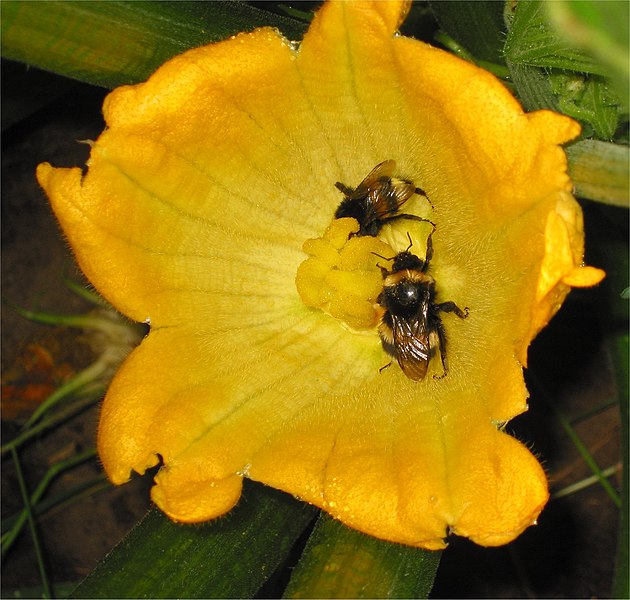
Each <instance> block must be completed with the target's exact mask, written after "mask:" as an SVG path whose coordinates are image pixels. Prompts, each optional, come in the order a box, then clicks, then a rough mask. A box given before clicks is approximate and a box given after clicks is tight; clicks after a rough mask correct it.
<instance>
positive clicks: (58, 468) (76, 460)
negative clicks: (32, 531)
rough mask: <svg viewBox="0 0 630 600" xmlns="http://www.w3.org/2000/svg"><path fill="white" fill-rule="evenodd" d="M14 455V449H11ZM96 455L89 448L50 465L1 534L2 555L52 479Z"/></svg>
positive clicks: (16, 535) (31, 513) (4, 525)
mask: <svg viewBox="0 0 630 600" xmlns="http://www.w3.org/2000/svg"><path fill="white" fill-rule="evenodd" d="M13 453H14V455H15V450H13ZM95 456H96V450H95V449H91V450H87V451H85V452H82V453H81V454H77V455H75V456H71V457H70V458H68V459H66V460H62V461H59V462H57V463H55V464H54V465H52V466H51V467H50V468H49V469H48V470H47V471H46V473H45V474H44V476H43V477H42V479H41V480H40V481H39V483H38V484H37V487H36V488H35V491H34V492H33V494H32V495H31V496H30V498H29V501H28V503H25V505H24V508H23V509H22V511H21V512H20V513H19V514H18V515H17V518H16V519H15V523H14V524H13V525H12V526H11V529H9V530H8V531H4V533H3V534H2V556H5V555H6V553H7V552H8V551H9V549H10V548H11V546H12V545H13V542H15V540H16V539H17V537H18V535H20V533H21V531H22V529H23V527H24V525H25V524H26V523H27V521H29V519H30V517H29V515H30V516H31V517H32V515H33V513H34V512H35V511H34V507H35V505H36V504H37V503H38V502H39V501H40V500H41V498H42V497H43V495H44V494H45V493H46V490H47V489H48V486H49V485H50V484H51V483H52V481H53V480H54V479H55V478H56V477H57V476H58V475H60V474H61V473H63V472H64V471H67V470H69V469H72V468H73V467H76V466H77V465H79V464H81V463H83V462H85V461H86V460H90V459H91V458H94V457H95ZM14 460H15V459H14ZM5 527H6V524H5V523H4V520H3V527H2V528H3V530H5Z"/></svg>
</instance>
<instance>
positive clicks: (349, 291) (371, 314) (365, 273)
mask: <svg viewBox="0 0 630 600" xmlns="http://www.w3.org/2000/svg"><path fill="white" fill-rule="evenodd" d="M358 231H359V223H358V222H357V220H356V219H353V218H349V217H348V218H342V219H333V220H332V222H331V224H330V225H329V226H328V228H327V229H326V231H325V232H324V234H323V236H322V237H319V238H315V239H310V240H306V241H305V242H304V245H303V246H302V249H303V250H304V252H306V253H307V254H308V255H309V258H307V259H306V260H305V261H304V262H303V263H302V264H300V266H299V267H298V270H297V274H296V277H295V285H296V287H297V290H298V293H299V294H300V298H302V302H304V304H306V306H310V307H312V308H318V309H320V310H323V311H324V312H325V313H327V314H329V315H331V316H333V317H335V318H336V319H339V320H340V321H342V322H343V323H344V324H345V325H347V326H348V327H350V328H351V329H355V330H362V329H371V328H374V327H376V325H377V324H378V321H379V319H380V316H381V314H382V309H380V307H379V306H378V303H377V299H378V296H379V294H380V293H381V291H382V290H383V275H382V273H381V270H380V269H379V267H378V266H377V262H378V257H377V256H375V254H378V255H380V256H384V257H389V256H394V254H395V252H394V251H393V250H392V248H391V246H389V245H388V244H386V243H385V242H384V241H382V240H380V239H378V238H375V237H372V236H354V235H353V234H355V233H357V232H358Z"/></svg>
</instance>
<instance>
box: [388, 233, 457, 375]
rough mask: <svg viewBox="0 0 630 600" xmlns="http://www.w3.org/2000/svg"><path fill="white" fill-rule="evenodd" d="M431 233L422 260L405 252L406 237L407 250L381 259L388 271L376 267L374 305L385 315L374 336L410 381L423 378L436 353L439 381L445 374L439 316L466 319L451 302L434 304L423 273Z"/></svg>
mask: <svg viewBox="0 0 630 600" xmlns="http://www.w3.org/2000/svg"><path fill="white" fill-rule="evenodd" d="M434 232H435V227H434V229H433V231H432V232H431V233H430V234H429V237H428V238H427V252H426V257H425V259H424V260H422V259H421V258H418V257H417V256H416V255H415V254H412V253H411V252H409V249H410V248H411V237H410V236H409V234H407V235H408V237H409V246H408V247H407V250H405V251H404V252H400V253H399V254H397V255H396V256H395V257H393V258H391V259H385V260H391V261H392V268H391V271H388V270H387V269H385V268H384V267H382V266H380V265H379V267H380V269H381V271H382V273H383V291H382V292H381V294H380V295H379V297H378V303H379V304H380V305H381V307H382V308H383V309H384V310H385V312H384V313H383V316H382V317H381V321H380V323H379V326H378V333H379V336H380V338H381V342H382V344H383V349H384V350H385V351H386V352H387V353H388V354H390V355H391V356H393V357H394V358H395V359H396V360H397V361H398V364H399V365H400V368H401V369H402V371H403V373H404V374H405V375H406V376H407V377H409V379H413V380H414V381H421V380H422V379H424V377H425V376H426V374H427V369H428V367H429V362H430V361H431V359H432V358H433V357H434V356H435V354H436V353H437V352H439V353H440V357H441V360H442V369H443V374H442V375H440V376H439V378H442V377H444V376H445V375H446V374H447V373H448V361H447V358H446V336H445V334H444V328H443V326H442V320H441V318H440V313H444V312H452V313H455V314H456V315H457V316H458V317H459V318H460V319H465V318H466V317H467V316H468V308H465V309H464V310H462V309H461V308H459V307H458V306H457V305H456V304H455V303H454V302H441V303H437V302H436V290H435V280H434V279H433V277H431V276H430V275H428V274H427V270H428V268H429V263H430V261H431V258H432V256H433V243H432V241H431V237H432V236H433V233H434ZM381 258H383V257H381ZM390 364H391V363H390ZM386 366H389V365H386ZM384 368H385V367H384ZM434 377H437V376H434Z"/></svg>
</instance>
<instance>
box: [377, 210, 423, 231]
mask: <svg viewBox="0 0 630 600" xmlns="http://www.w3.org/2000/svg"><path fill="white" fill-rule="evenodd" d="M398 219H409V220H411V221H422V222H423V223H431V225H433V229H434V230H435V223H434V222H433V221H430V220H429V219H423V218H422V217H419V216H418V215H408V214H407V213H401V214H398V215H394V216H392V217H385V218H384V219H379V223H382V224H383V225H385V223H391V222H392V221H397V220H398Z"/></svg>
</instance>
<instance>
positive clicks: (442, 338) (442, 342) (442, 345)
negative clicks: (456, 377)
mask: <svg viewBox="0 0 630 600" xmlns="http://www.w3.org/2000/svg"><path fill="white" fill-rule="evenodd" d="M433 330H434V331H435V333H436V334H437V337H438V344H437V346H438V347H437V348H436V351H437V352H439V353H440V360H441V361H442V374H441V375H433V379H444V378H445V377H446V375H447V374H448V359H447V358H446V335H445V333H444V327H442V322H441V321H440V319H439V317H438V318H436V319H435V322H434V323H433Z"/></svg>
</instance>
